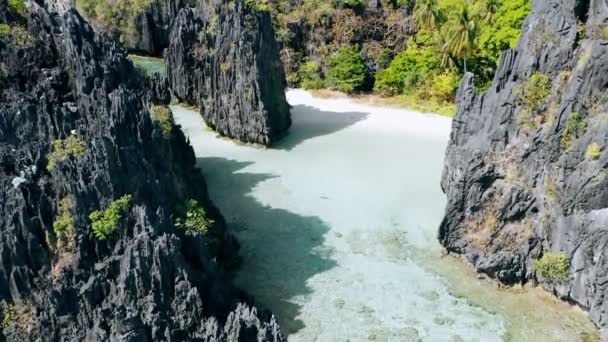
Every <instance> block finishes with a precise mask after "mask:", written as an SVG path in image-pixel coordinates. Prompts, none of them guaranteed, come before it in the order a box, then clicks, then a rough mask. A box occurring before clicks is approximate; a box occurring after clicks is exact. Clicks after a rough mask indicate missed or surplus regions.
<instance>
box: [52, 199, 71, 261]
mask: <svg viewBox="0 0 608 342" xmlns="http://www.w3.org/2000/svg"><path fill="white" fill-rule="evenodd" d="M57 211H58V216H57V218H56V219H55V221H54V222H53V230H54V231H55V237H56V238H57V249H58V250H62V249H66V250H67V251H71V250H72V248H73V246H74V230H75V221H74V215H73V214H72V200H71V199H70V196H65V197H64V198H63V199H61V201H60V202H59V205H58V210H57Z"/></svg>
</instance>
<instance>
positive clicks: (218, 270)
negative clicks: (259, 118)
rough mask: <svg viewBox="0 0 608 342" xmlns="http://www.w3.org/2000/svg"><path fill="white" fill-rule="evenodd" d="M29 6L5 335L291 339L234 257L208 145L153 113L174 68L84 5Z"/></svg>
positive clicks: (10, 208)
mask: <svg viewBox="0 0 608 342" xmlns="http://www.w3.org/2000/svg"><path fill="white" fill-rule="evenodd" d="M28 7H29V14H28V15H27V18H25V17H21V16H20V15H17V14H15V13H12V11H11V10H8V9H7V6H6V2H5V1H4V0H0V23H2V24H7V25H8V26H3V27H5V28H6V27H8V28H9V30H8V33H6V32H5V33H2V35H0V79H1V82H0V203H1V205H0V311H1V312H0V317H2V322H1V324H0V328H1V329H2V330H1V334H0V340H2V341H4V340H8V341H23V340H31V341H83V340H88V341H118V340H120V341H152V340H154V341H184V340H204V341H284V338H283V337H282V335H281V333H280V330H279V328H278V326H277V324H276V321H275V320H274V318H272V317H269V315H267V314H264V313H258V311H257V310H256V309H255V308H252V307H250V304H249V303H250V301H249V300H248V298H247V296H246V295H244V294H243V293H242V292H241V291H239V290H238V289H235V288H234V287H232V286H231V285H230V283H229V281H228V279H227V276H226V275H225V273H224V271H223V269H224V268H225V267H226V265H229V264H232V263H233V262H234V260H235V252H236V249H237V244H236V242H235V241H234V239H233V238H232V237H231V236H230V235H228V234H227V233H226V232H225V230H224V221H223V218H222V216H221V215H220V214H219V212H218V211H217V210H216V209H215V208H214V207H213V205H212V203H211V201H210V200H209V198H208V196H207V192H206V188H205V183H204V179H203V178H202V176H201V174H200V172H199V171H198V169H197V168H196V167H195V156H194V153H193V150H192V148H191V147H190V146H189V145H188V143H187V141H186V138H185V137H184V135H183V134H182V133H181V131H180V130H179V129H178V127H176V126H175V125H174V124H173V122H172V119H171V117H170V114H169V116H166V115H165V116H157V117H155V120H154V121H153V120H152V119H151V111H149V108H150V106H151V105H152V104H153V102H156V103H155V104H156V105H161V106H162V105H163V102H164V104H166V101H168V96H167V94H168V93H167V91H166V89H165V90H163V87H162V82H161V81H160V80H151V79H150V80H146V79H145V76H143V75H140V74H138V73H137V72H136V70H135V68H134V67H133V65H132V64H131V62H130V61H129V60H128V59H127V58H126V53H125V52H124V51H123V50H122V48H120V47H118V46H117V45H116V43H114V42H112V41H109V40H107V39H105V38H104V37H101V36H99V35H97V34H96V33H95V32H94V31H93V30H92V29H91V27H90V26H89V25H88V24H87V23H86V22H85V21H84V20H83V19H82V18H81V17H80V16H79V15H78V14H77V13H76V12H75V11H74V10H72V9H70V8H69V7H67V6H62V5H61V3H59V2H56V1H53V0H49V1H48V3H47V5H46V6H45V8H43V7H40V5H38V4H37V3H35V2H30V3H29V4H28ZM47 9H48V10H47ZM51 9H52V11H51ZM164 108H165V109H166V108H167V107H164ZM163 113H165V114H166V113H167V112H163ZM119 198H120V199H122V200H120V201H116V200H117V199H119ZM191 199H194V200H197V201H198V203H199V204H198V207H197V211H196V213H197V216H196V217H197V218H198V219H199V220H198V221H196V223H197V224H196V225H195V226H184V225H182V226H183V227H186V228H183V229H177V228H176V227H175V226H176V224H175V222H176V218H179V217H184V215H185V212H186V209H185V207H186V208H187V206H186V203H188V202H191V201H190V200H191ZM111 203H113V204H111ZM121 203H122V204H121ZM97 210H101V213H102V214H94V212H95V211H97ZM201 210H202V212H203V213H204V214H201ZM91 213H93V214H91ZM104 213H105V214H104ZM100 215H101V216H100ZM201 215H203V216H204V222H206V224H204V225H200V224H198V223H200V222H202V221H200V220H201ZM94 227H95V228H94ZM94 231H95V233H94Z"/></svg>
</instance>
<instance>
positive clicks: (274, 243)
mask: <svg viewBox="0 0 608 342" xmlns="http://www.w3.org/2000/svg"><path fill="white" fill-rule="evenodd" d="M287 99H288V101H289V103H290V104H291V105H292V106H293V108H292V116H293V122H294V123H293V126H292V128H291V130H290V133H289V135H288V136H287V137H286V138H285V139H283V140H282V141H281V142H280V143H278V144H277V145H276V146H274V147H273V148H271V149H261V148H257V147H253V146H247V145H239V144H235V143H234V142H231V141H229V140H226V139H220V138H218V137H217V136H216V134H215V133H214V132H211V131H209V130H208V129H205V126H204V123H203V121H202V119H201V117H200V115H199V114H198V113H197V112H195V111H192V110H188V109H185V108H182V107H179V106H173V107H172V109H173V111H174V115H175V119H176V122H177V123H178V124H180V125H181V126H182V129H183V130H184V132H185V133H186V135H187V136H188V137H189V138H190V140H191V143H192V145H193V147H194V149H195V152H196V155H197V158H198V161H199V166H200V167H201V169H202V171H203V173H204V174H205V177H206V179H207V182H208V185H209V192H210V196H211V198H212V199H213V201H214V202H215V203H216V204H217V205H218V207H219V208H220V210H221V211H222V213H223V214H224V215H225V217H226V220H227V223H228V226H229V228H230V229H231V230H232V231H233V232H234V233H235V235H236V236H237V237H238V239H239V240H240V241H241V244H242V247H243V248H242V250H241V255H242V258H243V261H244V262H243V267H242V269H241V270H240V271H239V272H238V273H237V274H236V279H235V280H236V283H237V284H238V285H239V286H241V287H242V288H244V289H245V290H246V291H248V292H249V293H251V294H252V295H253V296H254V297H255V298H256V300H257V302H258V305H259V306H261V307H264V308H268V309H270V310H272V312H273V313H275V315H276V316H277V318H278V320H279V322H280V323H281V325H282V327H283V329H284V331H285V332H286V333H287V334H288V335H289V340H290V341H323V342H325V341H347V340H350V341H367V340H374V341H419V340H422V341H484V342H485V341H535V342H536V341H583V340H585V341H587V340H590V341H593V340H595V339H599V338H598V334H597V331H596V329H595V328H594V327H593V325H592V324H591V322H590V321H589V320H588V318H587V316H586V315H585V314H584V313H583V312H581V311H580V310H579V309H577V308H573V307H570V306H568V305H566V304H563V303H560V302H558V301H556V300H554V299H553V298H552V297H550V296H547V295H546V294H544V293H543V292H542V291H539V290H534V289H520V290H514V289H509V290H505V289H500V288H499V287H498V286H497V285H496V284H495V283H494V282H492V281H488V280H483V279H478V277H477V275H476V274H475V273H474V272H473V271H472V270H471V269H470V268H469V267H467V265H466V264H465V263H463V262H462V261H461V260H459V259H456V258H452V257H443V256H442V249H441V247H440V246H439V244H438V242H437V240H436V234H437V227H438V225H439V223H440V221H441V219H442V215H443V210H444V206H445V196H444V194H443V193H442V192H441V189H440V186H439V182H440V178H441V172H442V168H443V159H444V154H445V149H446V146H447V143H448V138H449V133H450V128H451V120H450V119H449V118H445V117H441V116H437V115H432V114H420V113H415V112H412V111H408V110H402V109H395V108H383V107H375V106H370V105H364V104H360V103H357V102H355V101H352V100H350V99H348V98H345V97H338V98H327V99H320V98H314V97H313V96H312V95H311V94H310V93H308V92H306V91H302V90H289V91H288V92H287Z"/></svg>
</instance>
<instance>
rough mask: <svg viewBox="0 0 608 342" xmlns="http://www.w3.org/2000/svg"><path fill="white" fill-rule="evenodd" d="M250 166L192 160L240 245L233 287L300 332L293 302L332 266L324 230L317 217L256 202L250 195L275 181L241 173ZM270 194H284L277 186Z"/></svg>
mask: <svg viewBox="0 0 608 342" xmlns="http://www.w3.org/2000/svg"><path fill="white" fill-rule="evenodd" d="M251 164H252V163H250V162H241V161H236V160H229V159H224V158H216V157H213V158H199V159H198V165H199V167H200V168H201V169H202V171H203V173H204V175H205V177H206V179H207V182H208V184H209V192H210V196H211V198H213V201H214V202H215V204H216V205H217V206H218V207H219V208H220V210H221V211H222V213H223V214H224V216H225V218H226V222H227V224H228V228H229V229H230V230H231V231H232V232H233V233H234V234H235V235H236V236H237V238H238V239H239V241H240V242H241V245H242V248H241V251H240V254H241V257H242V260H243V264H242V268H241V270H239V271H238V272H237V274H236V279H235V283H236V284H237V285H238V286H240V287H241V288H243V289H244V290H246V291H247V292H249V293H251V294H252V295H253V296H254V297H255V299H256V302H257V303H258V304H261V305H260V306H262V307H265V308H268V309H270V310H271V311H272V312H273V313H274V314H275V315H276V316H277V319H278V321H279V323H280V324H281V326H282V328H283V329H284V331H285V332H286V333H287V334H291V333H295V332H297V331H299V330H300V329H302V328H303V327H304V323H303V322H302V321H301V320H298V319H297V316H298V315H299V314H300V313H301V305H299V304H297V303H295V302H294V300H301V299H302V298H305V297H306V296H307V295H309V294H310V293H311V291H312V290H311V289H310V288H309V287H308V286H307V281H308V280H309V279H310V278H311V277H313V276H314V275H316V274H319V273H322V272H325V271H328V270H330V269H332V268H334V267H335V266H336V262H335V261H334V260H333V259H332V251H331V250H329V249H327V248H326V247H324V246H323V244H324V241H325V234H327V232H328V231H329V229H330V228H329V226H328V225H327V224H326V223H324V222H323V221H322V220H321V219H319V218H318V217H315V216H301V215H298V214H295V213H292V212H289V211H287V210H284V209H277V208H271V207H269V206H267V205H264V204H262V203H260V202H259V201H258V200H257V199H256V198H254V197H253V195H252V191H253V190H254V188H255V187H256V186H257V185H259V184H260V183H262V182H265V181H271V182H272V180H273V179H274V178H275V177H276V176H274V175H271V174H258V173H247V172H242V171H241V170H243V169H244V168H246V167H247V166H249V165H251ZM272 191H273V192H275V193H280V192H281V191H287V190H286V189H283V188H281V187H280V186H279V185H277V188H276V189H273V190H272Z"/></svg>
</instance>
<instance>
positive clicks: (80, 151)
mask: <svg viewBox="0 0 608 342" xmlns="http://www.w3.org/2000/svg"><path fill="white" fill-rule="evenodd" d="M85 152H86V147H85V145H84V143H83V142H82V141H81V140H80V139H79V138H78V137H77V136H75V135H70V136H69V137H67V138H65V139H64V140H61V139H58V140H55V141H53V151H52V152H51V153H49V155H48V164H47V166H46V169H47V170H48V171H49V172H52V171H53V169H54V168H55V165H56V164H57V162H61V161H64V160H67V159H68V158H70V157H80V156H83V155H84V153H85Z"/></svg>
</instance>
